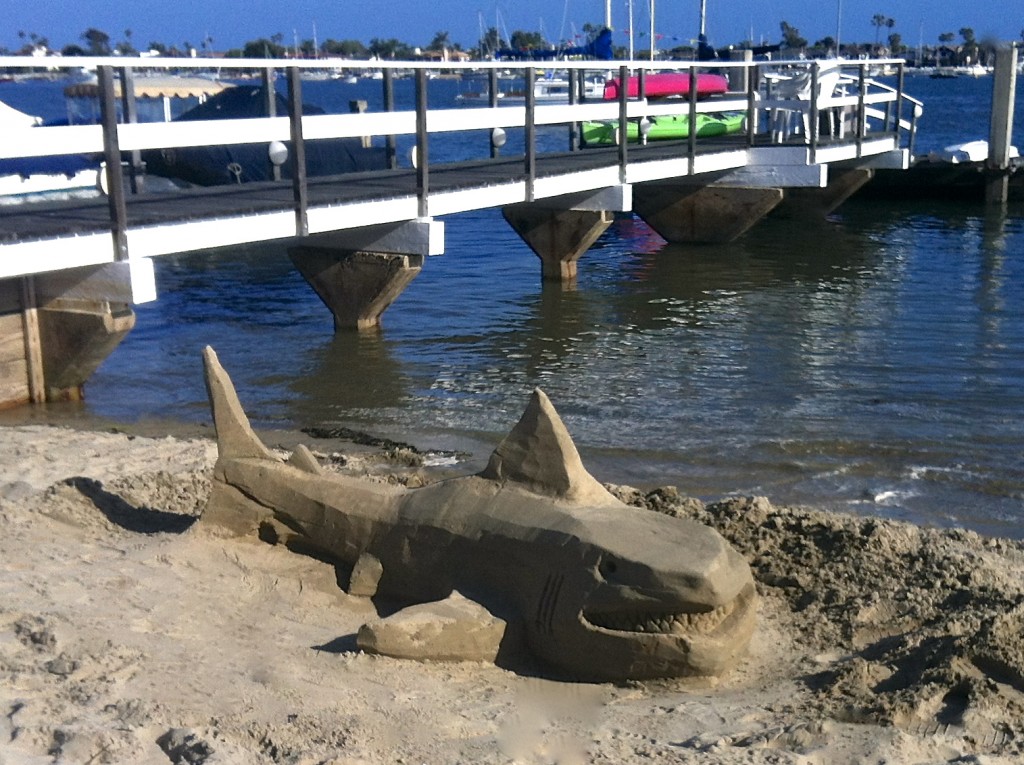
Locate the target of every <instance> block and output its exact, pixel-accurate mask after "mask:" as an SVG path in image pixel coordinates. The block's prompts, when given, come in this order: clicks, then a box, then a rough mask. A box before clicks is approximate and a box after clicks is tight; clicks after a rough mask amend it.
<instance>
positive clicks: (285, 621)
mask: <svg viewBox="0 0 1024 765" xmlns="http://www.w3.org/2000/svg"><path fill="white" fill-rule="evenodd" d="M268 443H269V445H271V446H273V447H277V446H279V445H283V446H290V445H289V444H279V443H278V442H276V441H275V440H274V438H273V437H268ZM310 446H311V448H313V450H314V453H315V454H317V456H318V457H320V458H321V461H322V462H329V463H330V464H331V465H334V466H336V469H340V470H344V471H347V472H351V473H355V474H370V475H372V476H374V477H375V480H392V481H406V482H408V481H414V482H423V481H430V480H434V479H435V478H436V477H438V475H436V474H435V472H434V471H432V470H431V469H427V468H425V467H423V466H421V465H418V464H417V459H416V457H415V455H414V454H413V455H410V454H399V455H397V456H396V454H395V453H394V451H393V450H392V451H386V450H380V449H374V448H371V447H355V446H354V445H347V446H346V445H345V444H341V445H338V444H330V445H328V444H324V443H315V442H312V443H310ZM338 450H341V451H342V452H344V455H340V454H338V453H337V451H338ZM0 454H2V455H3V456H2V458H0V571H2V575H0V678H2V682H0V764H2V765H28V764H32V765H35V764H36V763H153V764H154V765H155V764H157V763H160V764H161V765H166V763H168V762H171V763H191V764H195V763H208V764H210V765H213V763H302V764H304V765H313V764H314V763H333V764H334V765H341V764H342V763H345V764H349V765H354V764H355V763H417V764H418V763H560V764H564V765H569V764H570V763H640V762H658V763H876V762H877V763H881V762H888V763H945V762H958V763H962V762H971V763H989V764H995V763H1015V762H1020V761H1021V758H1022V757H1024V637H1022V636H1024V546H1022V545H1021V543H1019V542H1016V541H1008V540H999V539H986V538H983V537H981V536H979V535H977V534H975V533H973V532H968V531H959V530H933V529H924V528H920V527H916V526H911V525H907V524H902V523H897V522H891V521H883V520H878V519H872V518H863V517H854V516H841V515H836V514H833V513H824V512H819V511H815V510H813V509H801V508H787V507H776V506H774V505H772V504H771V502H770V498H767V499H766V498H726V499H723V500H721V501H718V502H714V503H708V504H705V503H703V502H701V501H698V500H695V499H688V498H686V497H685V495H684V494H682V493H681V492H680V491H677V490H676V489H674V488H672V487H664V488H662V489H657V490H655V491H651V492H641V491H638V490H635V489H630V488H628V487H621V486H618V487H614V492H615V493H617V494H618V495H619V496H620V497H622V498H623V499H625V500H626V501H627V502H628V503H630V504H633V505H637V508H636V510H635V512H638V513H642V512H666V513H669V514H674V515H680V516H686V517H693V518H696V519H698V520H700V521H702V522H705V523H708V524H710V525H712V526H714V527H715V528H717V529H718V530H719V531H720V532H721V533H722V534H723V535H724V536H725V537H726V538H727V539H728V540H730V541H731V542H732V543H733V545H735V547H736V548H737V549H738V550H739V551H740V552H741V553H742V554H743V555H744V556H745V557H746V558H747V560H748V561H749V563H750V565H751V567H752V570H753V572H754V576H755V579H756V581H757V586H758V591H759V594H760V596H761V597H760V604H759V614H758V627H757V630H756V633H755V636H754V639H753V642H752V645H751V648H750V651H749V653H748V655H747V656H746V658H745V659H744V660H743V662H742V663H741V665H740V666H739V667H737V668H736V670H734V671H733V672H731V673H729V674H728V675H726V676H724V677H722V678H720V679H718V680H715V681H699V682H698V681H692V680H691V681H684V680H663V681H655V682H642V683H641V682H630V683H623V684H579V683H565V682H557V681H554V680H551V679H549V678H547V677H545V676H544V673H523V672H519V673H516V672H512V671H509V670H507V669H502V668H499V667H496V666H493V665H490V664H482V663H416V662H411V661H403V660H397V659H390V658H385V657H380V656H372V655H368V654H364V653H361V652H359V651H358V650H357V648H356V646H355V640H354V634H355V633H356V631H357V630H358V629H359V627H360V626H361V625H362V624H364V623H366V622H367V621H368V620H370V619H371V618H372V617H373V616H375V612H374V607H373V605H372V604H371V603H370V602H369V601H368V600H366V599H364V598H358V597H352V596H349V595H347V594H346V593H345V592H344V591H343V590H342V589H341V588H340V587H339V586H338V582H337V577H336V574H335V571H334V568H333V567H332V566H330V565H327V564H326V563H323V562H320V561H318V560H315V559H312V558H309V557H305V556H301V555H298V554H296V553H292V552H289V551H287V550H286V549H284V548H283V547H280V546H276V547H275V546H271V545H269V544H265V543H263V542H260V541H259V540H255V539H252V540H248V539H232V538H225V537H223V536H221V535H218V534H217V533H215V532H214V531H212V530H211V529H210V528H208V527H207V526H205V525H204V524H202V523H201V522H197V518H198V517H199V516H200V515H201V513H202V511H203V507H204V503H205V499H206V496H207V495H208V493H209V489H210V476H211V470H212V466H213V464H214V462H215V460H216V445H215V443H214V442H213V441H212V440H210V439H203V438H183V437H163V438H150V437H144V436H138V435H130V434H128V433H125V432H95V431H93V432H90V431H84V430H76V429H69V428H62V427H53V426H49V425H43V424H23V425H13V426H8V427H3V428H0ZM598 478H600V476H598ZM629 512H633V511H632V510H630V511H629Z"/></svg>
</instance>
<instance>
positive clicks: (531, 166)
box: [523, 66, 537, 202]
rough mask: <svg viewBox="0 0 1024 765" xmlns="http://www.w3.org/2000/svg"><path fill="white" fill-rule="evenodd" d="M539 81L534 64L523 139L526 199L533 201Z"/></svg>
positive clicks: (528, 80) (528, 76)
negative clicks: (536, 87) (537, 88)
mask: <svg viewBox="0 0 1024 765" xmlns="http://www.w3.org/2000/svg"><path fill="white" fill-rule="evenodd" d="M536 83H537V70H536V69H534V68H533V67H532V66H531V67H528V68H527V69H526V125H525V126H524V135H523V140H524V143H525V146H524V149H525V150H526V155H525V157H524V167H523V172H524V175H525V177H526V201H527V202H532V201H533V184H534V181H536V180H537V94H536V93H535V92H534V86H535V85H536Z"/></svg>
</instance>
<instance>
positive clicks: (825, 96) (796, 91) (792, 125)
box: [766, 65, 844, 143]
mask: <svg viewBox="0 0 1024 765" xmlns="http://www.w3.org/2000/svg"><path fill="white" fill-rule="evenodd" d="M840 76H841V75H840V71H839V69H838V67H836V66H835V65H825V66H822V67H821V68H820V69H819V70H818V92H817V94H816V98H815V100H816V103H817V107H818V109H820V110H822V111H821V113H823V114H826V115H827V117H828V121H829V134H830V135H838V136H839V137H842V135H843V133H844V125H843V120H842V119H841V118H839V119H837V115H836V113H835V112H836V109H835V108H832V107H830V105H829V102H830V99H831V98H832V97H833V96H834V95H835V93H836V89H837V88H838V87H839V81H840ZM766 78H767V79H768V81H769V83H770V88H771V95H772V100H778V101H799V102H803V103H800V105H799V106H798V107H796V108H793V109H787V108H785V107H775V108H773V109H772V110H771V117H770V126H771V133H772V141H773V142H775V143H781V142H783V141H785V140H786V139H787V138H789V137H790V136H791V135H795V134H797V133H798V132H801V131H798V129H802V135H803V136H804V140H805V141H810V138H811V105H810V103H809V102H810V101H811V82H812V79H813V78H812V76H811V69H810V68H807V69H801V70H799V71H796V72H793V73H781V72H780V73H770V74H768V75H766Z"/></svg>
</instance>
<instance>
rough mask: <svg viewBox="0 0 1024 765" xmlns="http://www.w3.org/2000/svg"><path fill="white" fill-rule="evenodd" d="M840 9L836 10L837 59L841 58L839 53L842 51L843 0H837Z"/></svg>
mask: <svg viewBox="0 0 1024 765" xmlns="http://www.w3.org/2000/svg"><path fill="white" fill-rule="evenodd" d="M837 2H838V3H839V7H838V8H837V9H836V58H840V55H839V51H840V50H842V47H843V46H842V45H841V44H840V42H839V40H840V36H841V34H842V31H843V0H837Z"/></svg>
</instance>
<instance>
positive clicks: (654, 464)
mask: <svg viewBox="0 0 1024 765" xmlns="http://www.w3.org/2000/svg"><path fill="white" fill-rule="evenodd" d="M398 85H399V93H398V96H399V101H400V103H401V101H402V99H405V98H409V97H410V96H411V84H405V83H402V82H399V84H398ZM378 87H379V85H377V84H374V83H359V84H357V85H344V84H341V83H307V84H306V86H305V91H304V92H305V97H306V100H307V101H311V102H315V103H319V104H320V105H322V106H324V107H325V108H327V109H328V110H335V111H345V110H347V108H348V101H349V100H350V99H352V98H366V99H368V100H369V101H370V106H371V108H374V106H375V105H376V104H377V103H379V96H378V92H377V88H378ZM460 87H461V88H464V89H472V88H471V87H470V86H468V85H466V84H462V85H460V84H459V83H454V82H438V81H435V82H432V83H431V95H430V98H431V102H432V103H444V102H446V101H450V102H451V103H452V104H454V96H455V94H456V93H457V92H458V90H459V88H460ZM906 90H907V92H908V93H910V94H911V95H914V96H915V97H917V98H920V99H921V100H922V101H924V103H925V114H924V117H923V118H922V120H921V123H920V134H919V137H918V142H917V145H916V150H917V151H918V152H924V151H929V150H931V149H938V148H941V147H942V146H945V145H948V144H952V143H956V142H961V141H967V140H974V139H979V138H986V137H987V132H988V111H989V102H990V99H991V79H990V78H980V79H977V80H974V79H957V80H929V79H927V78H923V77H909V78H907V84H906ZM407 91H408V92H407ZM1021 98H1022V94H1021V93H1018V102H1020V101H1021ZM375 99H376V100H375ZM0 100H3V101H5V102H6V103H8V104H10V105H12V106H15V107H17V108H20V109H24V110H27V111H34V112H35V113H45V114H46V115H47V116H53V115H52V112H53V111H55V110H58V111H59V110H60V109H62V108H63V106H62V100H61V98H60V84H59V83H57V84H54V83H44V84H18V85H12V84H0ZM1019 111H1020V110H1019V109H1018V112H1019ZM58 116H59V114H58ZM1022 134H1024V130H1022V127H1021V119H1018V120H1017V129H1016V131H1015V137H1016V143H1017V144H1018V145H1020V146H1024V135H1022ZM558 139H559V135H556V134H554V133H552V135H551V136H550V140H558ZM477 149H479V151H481V152H482V151H486V144H484V143H482V142H481V145H480V147H477V146H473V147H467V146H465V145H462V144H460V143H459V142H458V141H457V140H453V142H451V143H448V144H444V143H442V144H440V145H437V146H434V147H432V157H434V158H443V157H444V156H445V155H446V154H447V153H450V154H451V155H453V156H454V155H457V154H458V153H459V152H473V151H477ZM508 151H509V152H514V151H515V146H514V141H513V142H511V143H510V146H509V148H508ZM444 220H445V224H446V253H445V254H444V255H443V256H438V257H435V258H431V259H429V260H428V261H427V263H426V265H425V268H424V270H423V272H422V273H421V275H420V276H419V277H418V278H417V279H416V280H415V281H414V282H413V283H412V284H411V285H410V287H409V288H408V289H407V290H406V291H405V292H404V293H403V294H402V295H401V297H400V298H399V299H398V300H397V301H396V302H395V304H394V305H392V307H391V308H389V309H388V311H387V312H386V313H385V315H384V326H383V328H382V330H381V331H379V332H370V333H342V334H338V335H335V334H334V333H333V330H332V322H331V317H330V314H329V313H328V311H327V310H326V308H324V307H323V306H322V304H321V303H320V301H319V299H318V298H317V297H316V296H315V294H314V293H313V292H312V291H311V290H310V289H309V287H308V286H307V285H306V284H305V282H304V281H303V280H302V278H301V277H299V276H298V275H297V274H296V273H295V272H294V270H293V269H292V267H291V265H290V262H289V261H288V258H287V255H286V253H285V251H284V249H283V248H282V247H280V246H277V245H264V246H260V247H252V248H245V249H234V250H225V251H218V252H216V253H197V254H190V255H182V256H174V257H167V258H163V259H160V260H158V261H157V264H156V268H157V287H158V292H159V295H160V297H159V299H158V300H157V301H156V302H154V303H150V304H146V305H140V306H137V308H136V310H137V314H138V322H137V326H136V328H135V329H134V330H133V331H132V333H131V334H130V335H129V336H128V338H127V339H126V340H125V341H124V343H123V344H122V345H121V346H120V347H119V348H118V349H117V351H115V353H114V354H113V355H112V356H111V357H110V358H109V359H108V360H107V361H106V362H105V363H104V364H103V365H102V366H101V367H100V369H99V370H98V371H97V373H96V374H95V376H94V377H93V379H92V380H91V381H90V383H89V384H88V386H87V389H86V395H87V400H86V402H85V403H84V404H82V405H80V408H81V412H82V413H84V414H86V415H95V416H98V417H104V418H111V419H115V420H121V421H133V420H139V419H157V420H175V421H185V422H205V421H206V420H207V419H208V416H209V415H208V412H207V408H206V397H205V391H204V388H203V383H202V370H201V361H200V351H201V349H202V347H203V346H204V345H207V344H209V345H212V346H214V347H215V348H216V349H217V351H218V353H219V354H220V356H221V360H222V362H223V363H224V364H225V366H226V367H227V368H228V370H229V371H230V372H231V373H232V375H233V377H234V379H235V382H236V384H237V385H238V388H239V392H240V395H241V397H242V399H243V402H244V404H245V405H246V407H247V409H248V411H249V413H250V415H251V417H252V418H253V420H254V421H255V422H256V423H257V424H258V425H261V426H273V427H284V428H295V427H307V426H328V427H329V426H339V425H346V426H350V427H356V428H359V429H360V430H364V431H369V432H371V433H375V434H378V435H382V436H389V437H398V438H402V439H404V440H407V441H411V442H413V443H414V444H416V445H417V446H419V447H421V448H424V449H452V448H455V449H460V450H462V451H463V452H464V453H465V455H466V457H465V461H466V468H467V469H472V468H474V467H476V466H478V465H479V464H481V463H482V461H483V460H485V459H486V456H487V453H488V451H489V450H490V449H491V448H492V447H493V445H494V444H496V443H497V441H498V440H500V438H501V437H502V436H503V435H504V433H505V432H506V431H507V430H508V429H509V428H510V427H511V426H512V425H513V424H514V423H515V421H516V419H517V418H518V416H519V414H520V413H521V410H522V408H523V407H524V406H525V404H526V401H527V398H528V396H529V393H530V391H531V390H532V389H533V388H534V387H537V386H539V387H541V388H543V389H544V390H545V391H546V392H547V393H548V395H549V396H550V397H551V399H552V401H553V402H554V404H555V406H556V408H557V409H558V410H559V412H560V413H561V414H562V416H563V418H564V419H565V421H566V424H567V426H568V427H569V430H570V431H571V432H572V434H573V435H574V437H575V438H576V441H577V444H578V445H579V447H580V450H581V452H582V453H583V456H584V460H585V462H586V463H587V465H588V466H589V467H590V469H591V471H592V472H593V473H594V474H595V475H597V476H598V477H599V478H600V479H602V480H608V481H613V482H619V483H630V484H633V485H637V486H641V487H652V486H659V485H666V484H672V485H676V486H677V487H678V488H679V489H680V490H681V491H683V492H685V493H688V494H691V495H695V496H700V497H704V498H707V499H711V498H717V497H720V496H722V495H725V494H734V493H737V494H764V495H766V496H768V497H769V498H770V499H771V500H772V501H773V502H777V503H800V504H810V505H815V506H819V507H825V508H832V509H836V510H845V511H850V510H852V511H855V512H859V513H865V514H875V515H882V516H886V517H893V518H903V519H907V520H912V521H915V522H918V523H923V524H928V525H939V526H947V525H955V526H965V527H968V528H973V529H976V530H979V531H981V532H983V533H988V534H996V535H1002V536H1011V537H1017V538H1021V537H1024V523H1022V522H1024V423H1022V414H1024V209H1022V208H1021V207H1020V206H1017V205H1011V206H1010V207H1009V208H1007V209H987V208H986V207H984V206H983V205H981V204H971V203H961V204H950V203H936V202H912V201H907V202H899V203H894V202H892V201H886V202H878V201H866V200H864V201H861V200H856V199H855V200H852V201H850V202H848V203H847V204H845V205H844V206H843V207H842V208H840V209H839V210H838V211H837V212H836V213H834V214H833V215H831V216H829V217H828V218H827V219H825V220H822V221H820V222H817V223H814V224H807V223H806V222H800V223H796V222H794V221H788V220H776V219H768V220H765V221H763V222H762V223H760V224H759V225H758V226H756V227H754V228H753V229H752V230H751V231H750V232H749V233H748V234H747V235H745V236H744V237H743V238H742V239H740V240H739V241H737V242H735V243H732V244H729V245H721V246H702V247H683V246H677V245H670V244H666V243H665V242H664V241H663V240H661V239H660V238H659V237H658V236H657V235H655V234H654V233H653V232H651V231H650V229H648V228H647V227H646V225H645V224H643V223H642V222H641V221H639V220H638V219H635V218H632V217H628V216H625V217H620V218H619V219H617V220H616V222H615V223H614V224H613V225H612V227H611V228H610V229H609V230H608V232H607V233H606V234H605V235H604V236H602V238H601V239H600V240H599V241H598V242H597V244H596V245H595V246H594V247H593V248H592V249H591V251H589V252H588V253H587V254H586V255H584V256H583V258H582V259H581V261H580V269H579V280H578V283H577V285H576V288H575V289H568V290H567V289H563V288H561V287H558V286H551V285H542V284H541V281H540V266H539V261H538V260H537V258H536V257H535V256H534V255H533V254H532V253H531V252H530V251H529V249H528V248H527V247H526V245H525V244H523V243H522V242H521V241H520V240H519V239H518V237H517V236H516V235H515V234H514V233H513V232H512V231H511V230H510V229H509V228H508V226H507V225H506V224H505V223H504V221H503V220H502V218H501V215H500V212H499V211H497V210H487V211H480V212H473V213H466V214H462V215H457V216H450V217H448V218H445V219H444Z"/></svg>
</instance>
